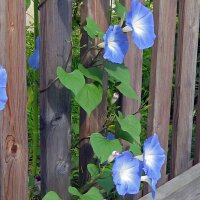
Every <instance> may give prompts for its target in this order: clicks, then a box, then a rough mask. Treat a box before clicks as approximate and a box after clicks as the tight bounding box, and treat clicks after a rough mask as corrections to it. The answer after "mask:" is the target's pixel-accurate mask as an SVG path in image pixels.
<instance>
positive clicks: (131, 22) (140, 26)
mask: <svg viewBox="0 0 200 200" xmlns="http://www.w3.org/2000/svg"><path fill="white" fill-rule="evenodd" d="M126 25H127V26H126V27H125V28H124V29H123V31H124V32H129V31H132V38H133V41H134V43H135V44H136V45H137V47H138V48H139V49H146V48H149V47H152V46H153V44H154V40H155V38H156V35H155V33H154V18H153V14H152V12H151V11H150V10H149V9H148V8H147V7H145V6H144V5H143V4H142V3H140V1H139V0H133V1H132V4H131V10H130V11H129V12H128V13H127V16H126Z"/></svg>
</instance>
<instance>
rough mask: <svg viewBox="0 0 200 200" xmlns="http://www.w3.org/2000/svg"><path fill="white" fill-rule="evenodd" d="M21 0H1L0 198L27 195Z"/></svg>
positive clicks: (8, 199)
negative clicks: (1, 103)
mask: <svg viewBox="0 0 200 200" xmlns="http://www.w3.org/2000/svg"><path fill="white" fill-rule="evenodd" d="M25 37H26V36H25V3H24V0H17V1H12V0H1V1H0V45H1V51H0V64H1V65H3V66H5V68H6V70H7V73H8V82H7V94H8V102H7V105H6V109H5V110H4V111H3V112H1V113H0V177H1V180H0V199H1V200H27V199H28V186H27V181H28V175H27V174H28V169H27V168H28V156H27V154H28V145H27V127H26V119H27V116H26V98H27V97H26V57H25V56H26V52H25Z"/></svg>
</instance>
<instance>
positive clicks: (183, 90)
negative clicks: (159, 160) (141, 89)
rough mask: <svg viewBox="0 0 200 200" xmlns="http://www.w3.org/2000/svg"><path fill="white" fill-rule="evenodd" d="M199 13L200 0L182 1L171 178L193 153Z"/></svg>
mask: <svg viewBox="0 0 200 200" xmlns="http://www.w3.org/2000/svg"><path fill="white" fill-rule="evenodd" d="M198 16H199V9H198V1H196V0H191V1H187V0H180V1H179V32H178V44H177V56H176V60H177V62H176V63H177V64H176V82H175V94H174V116H173V139H172V156H171V157H172V164H171V178H172V177H174V176H176V175H178V174H180V173H182V172H183V171H185V170H187V169H188V167H189V166H188V164H189V161H190V157H191V139H192V127H193V107H194V92H195V78H196V61H197V46H198V30H199V17H198Z"/></svg>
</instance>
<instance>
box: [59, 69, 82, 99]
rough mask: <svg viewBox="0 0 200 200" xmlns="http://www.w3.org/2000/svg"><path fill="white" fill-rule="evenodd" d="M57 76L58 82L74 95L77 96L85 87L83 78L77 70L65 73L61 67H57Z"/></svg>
mask: <svg viewBox="0 0 200 200" xmlns="http://www.w3.org/2000/svg"><path fill="white" fill-rule="evenodd" d="M57 76H58V78H59V80H60V82H61V83H62V84H63V85H64V86H65V87H66V88H68V89H69V90H71V91H72V92H73V94H74V95H77V94H78V93H79V92H80V90H81V89H82V88H83V86H84V85H85V79H84V76H83V74H82V73H81V72H80V71H79V70H74V71H73V72H71V73H67V72H66V71H65V70H64V69H63V68H62V67H58V68H57Z"/></svg>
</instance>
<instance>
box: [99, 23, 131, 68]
mask: <svg viewBox="0 0 200 200" xmlns="http://www.w3.org/2000/svg"><path fill="white" fill-rule="evenodd" d="M104 48H105V49H104V50H105V53H104V55H103V57H104V59H107V60H109V61H111V62H113V63H119V64H121V63H123V60H124V57H125V55H126V53H127V51H128V37H127V35H126V34H125V33H123V31H122V28H121V27H120V26H118V25H115V26H114V27H113V26H110V27H109V28H108V30H107V31H106V33H105V35H104Z"/></svg>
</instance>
